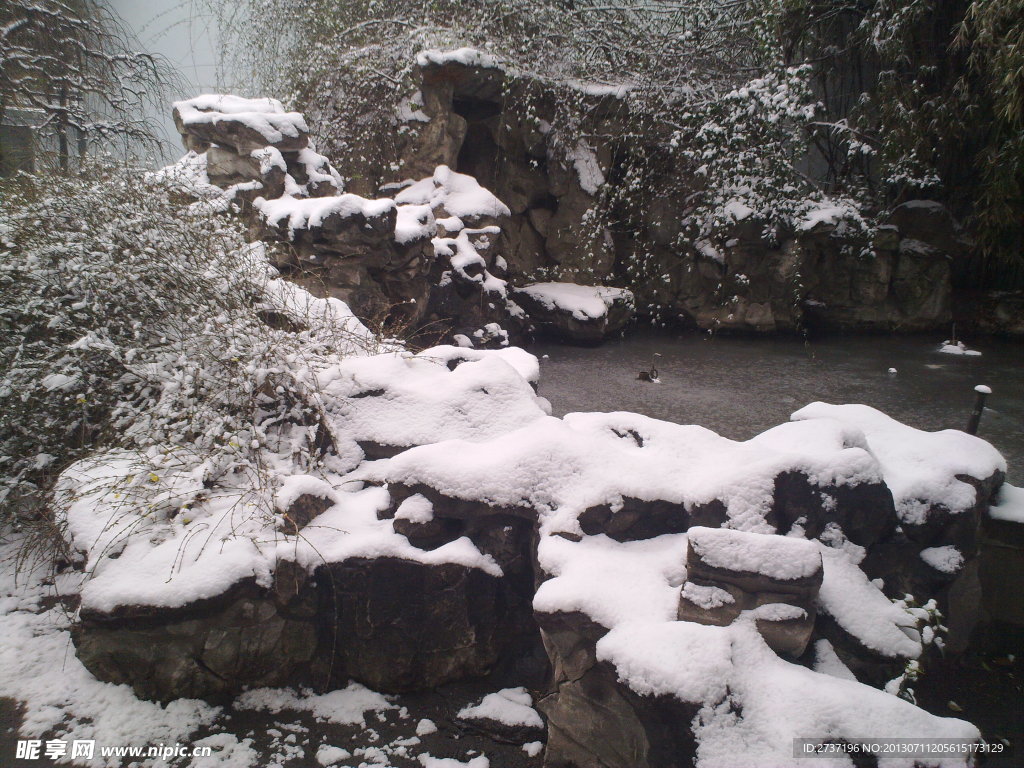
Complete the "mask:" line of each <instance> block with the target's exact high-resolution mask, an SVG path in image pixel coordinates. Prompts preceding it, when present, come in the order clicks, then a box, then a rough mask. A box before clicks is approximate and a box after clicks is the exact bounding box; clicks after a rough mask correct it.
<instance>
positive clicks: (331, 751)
mask: <svg viewBox="0 0 1024 768" xmlns="http://www.w3.org/2000/svg"><path fill="white" fill-rule="evenodd" d="M350 757H352V753H351V752H349V751H348V750H347V749H342V748H341V747H333V746H331V745H329V744H321V745H320V747H319V749H317V751H316V761H317V762H318V763H320V765H323V766H325V768H326V766H329V765H336V764H338V763H340V762H341V761H342V760H346V759H347V758H350Z"/></svg>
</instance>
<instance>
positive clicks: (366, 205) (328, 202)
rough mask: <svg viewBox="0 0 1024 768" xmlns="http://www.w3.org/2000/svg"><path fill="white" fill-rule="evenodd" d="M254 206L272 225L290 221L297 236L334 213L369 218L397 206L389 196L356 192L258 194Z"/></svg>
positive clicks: (315, 226)
mask: <svg viewBox="0 0 1024 768" xmlns="http://www.w3.org/2000/svg"><path fill="white" fill-rule="evenodd" d="M253 207H255V208H256V209H257V210H258V211H259V212H260V213H262V214H263V217H264V218H265V219H266V220H267V223H268V224H270V225H271V226H280V225H281V223H282V222H284V221H286V220H287V228H288V230H289V232H290V233H291V236H293V237H294V234H295V232H296V231H297V230H300V229H315V228H317V227H322V226H323V224H324V222H325V221H326V220H327V219H328V218H329V217H331V216H337V217H338V218H341V219H347V218H349V217H351V216H362V217H363V218H367V219H374V218H377V217H378V216H384V215H386V214H387V213H388V212H389V211H391V210H392V209H394V208H395V201H394V200H391V199H389V198H381V199H378V200H368V199H367V198H365V197H360V196H359V195H352V194H344V195H335V196H333V197H312V198H297V197H279V198H276V199H274V200H267V199H265V198H262V197H257V198H256V199H255V200H254V201H253ZM403 225H404V226H405V227H406V228H407V229H406V230H403V236H405V235H408V227H409V224H408V221H405V222H403Z"/></svg>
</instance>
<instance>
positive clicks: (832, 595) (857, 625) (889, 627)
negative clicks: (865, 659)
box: [817, 543, 922, 659]
mask: <svg viewBox="0 0 1024 768" xmlns="http://www.w3.org/2000/svg"><path fill="white" fill-rule="evenodd" d="M818 547H819V549H820V551H821V560H822V565H823V566H824V570H825V577H824V579H823V581H822V584H821V588H820V590H819V591H818V600H817V604H818V609H819V610H820V611H822V612H823V613H827V614H828V615H830V616H831V617H832V618H834V619H835V620H836V623H838V624H839V626H840V627H842V628H843V629H844V630H846V631H847V632H849V633H850V634H851V635H853V636H854V637H856V638H857V639H858V640H859V641H860V642H861V643H862V644H863V645H864V646H865V647H867V648H870V649H871V650H873V651H877V652H878V653H880V654H882V655H883V656H887V657H889V658H904V659H916V658H917V657H918V656H920V655H921V650H922V649H921V642H920V639H919V638H915V637H911V636H909V635H908V632H906V631H904V630H905V629H908V628H909V630H910V634H913V635H916V634H917V633H916V630H914V629H913V628H914V627H915V626H916V624H917V622H916V619H915V618H914V616H912V615H911V614H910V613H909V612H907V611H905V610H903V609H902V608H901V607H899V605H897V604H895V603H893V602H892V601H890V600H889V598H887V597H886V596H885V594H883V592H882V591H881V590H880V589H879V588H878V587H877V586H875V584H873V583H872V582H871V581H870V580H868V577H867V576H866V575H865V574H864V571H862V570H861V569H860V568H859V567H858V565H857V564H856V563H855V562H853V560H852V559H851V557H850V554H849V553H848V552H845V551H843V550H841V549H833V548H832V547H828V546H826V545H824V544H821V543H818Z"/></svg>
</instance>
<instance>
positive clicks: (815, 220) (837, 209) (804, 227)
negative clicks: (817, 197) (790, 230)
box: [797, 201, 861, 232]
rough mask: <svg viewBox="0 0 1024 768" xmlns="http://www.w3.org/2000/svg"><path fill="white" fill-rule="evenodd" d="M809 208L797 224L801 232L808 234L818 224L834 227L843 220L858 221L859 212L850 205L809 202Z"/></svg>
mask: <svg viewBox="0 0 1024 768" xmlns="http://www.w3.org/2000/svg"><path fill="white" fill-rule="evenodd" d="M810 205H811V207H810V209H809V210H808V211H807V213H806V214H804V217H803V219H801V220H800V222H799V223H798V224H797V229H798V230H800V231H801V232H808V231H810V230H812V229H814V228H815V227H817V226H818V225H819V224H820V225H823V226H836V225H837V224H839V223H840V222H842V221H843V220H844V219H851V220H859V219H860V218H861V216H860V212H859V211H857V209H856V208H854V207H853V206H852V205H851V204H850V203H838V204H837V203H832V202H828V201H826V202H811V203H810Z"/></svg>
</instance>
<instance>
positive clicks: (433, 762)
mask: <svg viewBox="0 0 1024 768" xmlns="http://www.w3.org/2000/svg"><path fill="white" fill-rule="evenodd" d="M419 761H420V764H421V765H422V766H423V768H490V765H491V761H490V760H488V759H487V757H486V756H485V755H478V756H477V757H474V758H471V759H470V760H468V761H466V762H461V761H459V760H456V759H455V758H454V757H432V756H431V755H420V756H419Z"/></svg>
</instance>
